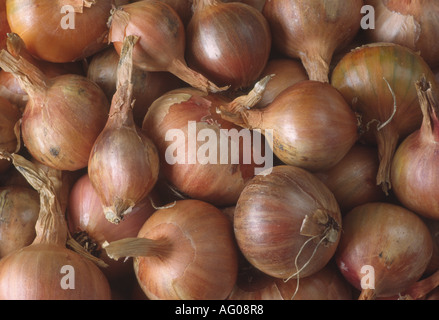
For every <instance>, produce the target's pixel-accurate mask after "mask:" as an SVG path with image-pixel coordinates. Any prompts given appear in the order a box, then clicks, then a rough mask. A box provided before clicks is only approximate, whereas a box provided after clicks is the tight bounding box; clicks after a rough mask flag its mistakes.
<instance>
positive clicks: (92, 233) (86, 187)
mask: <svg viewBox="0 0 439 320" xmlns="http://www.w3.org/2000/svg"><path fill="white" fill-rule="evenodd" d="M154 211H155V209H154V208H153V207H152V206H151V202H150V200H149V199H146V200H145V201H143V202H142V203H139V204H138V205H137V206H135V207H134V208H133V211H132V212H131V213H130V214H129V215H128V216H127V217H126V218H125V219H124V220H123V221H121V222H120V224H119V225H115V224H113V223H111V222H109V221H108V220H107V219H106V218H105V215H104V212H103V210H102V203H101V201H100V199H99V196H98V194H97V193H96V191H95V190H94V188H93V186H92V184H91V183H90V178H89V177H88V175H87V174H85V175H83V176H81V177H80V178H79V179H78V180H77V181H76V182H75V184H74V185H73V187H72V190H71V192H70V195H69V205H68V210H67V222H68V227H69V231H70V233H71V234H72V237H73V238H74V239H75V240H76V241H77V242H79V243H80V244H82V245H83V246H84V247H86V248H87V249H88V250H89V252H90V253H91V254H93V255H95V256H96V257H98V258H99V259H101V260H103V261H104V262H105V263H106V264H107V265H108V266H107V267H106V268H104V269H102V271H103V272H104V274H105V275H106V276H107V278H108V279H109V280H110V282H111V283H114V282H115V281H116V280H117V279H120V278H126V277H127V276H129V275H131V273H133V266H132V264H131V263H129V262H127V261H114V260H112V259H109V258H108V256H107V255H106V254H105V251H104V250H103V249H102V245H103V244H104V243H105V241H109V242H111V241H115V240H119V239H123V238H128V237H136V236H137V233H138V232H139V230H140V228H141V226H142V225H143V224H144V223H145V221H146V219H148V218H149V216H151V214H152V213H153V212H154Z"/></svg>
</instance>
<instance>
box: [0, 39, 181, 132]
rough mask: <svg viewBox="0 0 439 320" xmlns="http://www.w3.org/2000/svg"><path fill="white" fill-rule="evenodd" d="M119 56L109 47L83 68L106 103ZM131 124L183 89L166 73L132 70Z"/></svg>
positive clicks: (114, 89) (113, 83)
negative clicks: (163, 98) (155, 104)
mask: <svg viewBox="0 0 439 320" xmlns="http://www.w3.org/2000/svg"><path fill="white" fill-rule="evenodd" d="M118 63H119V54H118V53H117V51H116V50H115V49H114V47H113V46H111V47H109V48H107V49H106V50H103V51H101V52H99V53H97V54H95V55H94V56H93V58H92V60H91V61H90V64H89V66H88V69H87V77H88V78H89V79H91V80H93V81H94V82H96V83H97V84H98V85H99V86H100V87H101V88H102V90H103V91H104V92H105V94H106V96H107V98H108V100H109V101H111V99H112V98H113V95H114V94H115V92H116V74H117V73H116V70H117V65H118ZM0 76H1V73H0ZM132 82H133V91H134V93H133V94H134V97H135V101H134V106H133V117H134V121H135V123H136V124H137V125H138V126H139V127H141V126H142V122H143V118H144V117H145V114H146V112H147V111H148V108H149V106H150V105H151V104H152V103H153V102H154V100H156V99H158V98H159V97H160V96H162V95H163V94H165V93H166V92H168V91H170V90H173V89H177V88H180V87H183V86H186V85H185V84H184V82H183V81H181V80H180V79H178V78H177V77H176V76H174V75H173V74H171V73H169V72H148V71H143V70H141V69H139V68H134V70H133V76H132Z"/></svg>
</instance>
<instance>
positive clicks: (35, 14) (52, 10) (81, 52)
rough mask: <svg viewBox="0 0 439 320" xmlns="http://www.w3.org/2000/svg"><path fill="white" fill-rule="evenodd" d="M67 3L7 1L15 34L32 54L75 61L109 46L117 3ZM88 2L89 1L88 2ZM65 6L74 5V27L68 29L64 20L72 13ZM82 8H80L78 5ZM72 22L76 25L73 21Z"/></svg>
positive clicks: (38, 0)
mask: <svg viewBox="0 0 439 320" xmlns="http://www.w3.org/2000/svg"><path fill="white" fill-rule="evenodd" d="M75 2H76V3H72V1H66V0H57V1H53V0H26V1H16V0H7V1H6V9H7V18H8V22H9V25H10V27H11V30H12V32H15V33H17V34H18V35H19V36H20V37H21V38H22V39H23V40H24V42H25V43H26V46H27V48H28V50H29V51H30V52H31V54H32V55H34V56H36V57H38V58H39V59H42V60H46V61H49V62H58V63H59V62H72V61H76V60H81V59H83V58H86V57H89V56H91V55H93V54H95V53H96V52H98V51H99V50H101V49H103V48H105V46H106V45H107V42H106V35H107V33H108V29H107V20H108V18H109V16H110V11H111V8H112V4H113V2H114V1H113V0H102V1H96V3H93V4H92V5H91V7H90V8H87V7H85V6H84V7H83V8H82V13H79V10H81V9H80V8H81V7H82V2H83V1H79V3H78V1H75ZM84 2H85V1H84ZM64 5H73V6H74V7H76V8H77V9H76V8H75V11H76V10H78V13H75V14H74V28H73V29H70V28H67V29H64V28H62V26H61V21H62V20H63V19H66V17H69V16H68V13H62V10H61V9H62V7H63V6H64ZM78 5H79V6H78ZM68 23H73V22H72V21H71V19H70V21H68Z"/></svg>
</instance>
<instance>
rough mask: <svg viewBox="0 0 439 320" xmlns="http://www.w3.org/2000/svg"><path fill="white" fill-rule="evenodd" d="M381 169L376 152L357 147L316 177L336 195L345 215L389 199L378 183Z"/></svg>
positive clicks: (358, 145)
mask: <svg viewBox="0 0 439 320" xmlns="http://www.w3.org/2000/svg"><path fill="white" fill-rule="evenodd" d="M378 166H379V160H378V151H377V149H376V148H375V147H370V146H365V145H361V144H356V145H354V146H353V147H352V149H351V150H350V151H349V152H348V153H347V154H346V156H345V157H344V158H343V159H341V160H340V162H339V163H337V164H336V165H335V166H334V167H332V168H330V169H328V170H326V171H320V172H316V173H315V174H316V176H317V177H318V178H319V179H320V180H322V181H323V182H324V183H325V184H326V185H327V186H328V188H329V189H330V190H331V191H332V192H333V193H334V195H335V198H336V199H337V202H338V204H339V205H340V210H341V212H342V214H343V215H344V214H346V213H348V212H349V211H350V210H352V209H353V208H354V207H356V206H358V205H361V204H365V203H368V202H377V201H384V200H385V199H386V194H385V193H384V192H383V190H382V189H381V187H380V186H377V184H376V175H377V172H378Z"/></svg>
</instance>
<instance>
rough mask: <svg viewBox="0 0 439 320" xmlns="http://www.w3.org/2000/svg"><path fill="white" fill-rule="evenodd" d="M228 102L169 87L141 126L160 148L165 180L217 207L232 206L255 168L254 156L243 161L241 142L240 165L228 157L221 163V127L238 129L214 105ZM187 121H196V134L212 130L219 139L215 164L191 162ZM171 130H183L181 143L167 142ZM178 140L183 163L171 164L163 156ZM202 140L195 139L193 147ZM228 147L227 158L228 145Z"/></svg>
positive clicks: (219, 96)
mask: <svg viewBox="0 0 439 320" xmlns="http://www.w3.org/2000/svg"><path fill="white" fill-rule="evenodd" d="M228 102H230V100H229V99H228V98H225V97H223V96H221V95H217V94H205V93H204V92H202V91H200V90H197V89H193V88H182V89H176V90H172V91H170V92H168V93H167V94H165V95H163V96H162V97H161V98H159V99H157V100H156V101H155V102H154V103H153V104H152V105H151V107H150V108H149V110H148V112H147V114H146V116H145V119H144V122H143V126H142V128H143V130H145V132H146V133H147V134H148V136H149V137H151V139H152V140H153V141H154V143H155V145H156V146H157V149H158V150H159V155H160V159H161V160H160V161H161V170H162V173H163V175H164V177H165V178H166V179H167V181H168V182H169V183H171V184H172V185H173V186H174V187H176V188H177V189H178V190H179V191H181V192H183V193H184V194H186V195H188V196H190V197H192V198H195V199H199V200H203V201H206V202H209V203H212V204H214V205H217V206H230V205H234V204H235V203H236V201H237V200H238V197H239V194H240V193H241V191H242V189H243V188H244V186H245V184H246V183H247V182H248V181H249V180H250V179H251V178H252V177H253V176H254V174H255V167H256V165H255V163H254V161H253V159H252V160H251V161H250V163H248V164H247V163H244V161H243V159H244V158H243V155H244V151H243V143H242V142H240V150H239V152H240V155H239V164H232V163H231V161H230V160H229V161H227V163H225V164H221V161H220V155H221V149H219V139H220V129H225V130H227V129H236V130H238V132H239V130H241V128H240V127H238V126H236V125H234V124H232V123H230V122H228V121H226V120H223V119H222V118H221V116H220V115H218V114H217V113H216V108H217V107H219V106H220V105H223V104H226V103H228ZM189 121H195V122H196V127H197V131H196V132H197V133H196V134H198V132H199V131H200V130H202V129H212V130H214V131H215V133H216V137H217V138H218V152H217V156H218V158H217V161H216V163H207V164H202V165H201V164H200V163H199V161H198V159H195V162H194V163H190V161H189V158H188V157H189V155H188V154H189V143H192V142H194V143H195V141H190V140H191V139H189V138H190V137H189V134H188V123H189ZM173 129H181V130H182V132H184V140H182V141H180V142H181V143H183V144H184V145H181V143H180V142H178V141H166V139H165V138H166V134H167V133H168V132H169V130H173ZM194 138H196V137H194ZM177 143H178V145H179V146H181V147H182V148H183V149H182V150H184V154H179V155H178V156H183V158H182V159H183V160H184V161H183V162H184V163H181V164H180V163H175V164H170V163H169V162H168V161H167V159H166V152H167V149H168V148H169V147H170V146H172V145H173V146H174V147H175V146H176V144H177ZM204 143H205V142H203V141H196V150H199V147H200V146H202V145H203V144H204ZM228 149H229V159H230V154H231V151H230V149H231V148H230V147H229V148H228ZM179 153H180V152H179ZM175 156H176V155H174V157H175Z"/></svg>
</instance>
